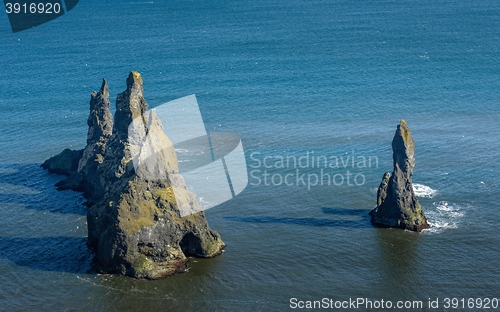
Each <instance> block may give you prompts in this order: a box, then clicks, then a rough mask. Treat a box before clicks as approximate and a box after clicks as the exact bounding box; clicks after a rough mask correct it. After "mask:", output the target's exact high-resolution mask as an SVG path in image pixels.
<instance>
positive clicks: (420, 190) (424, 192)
mask: <svg viewBox="0 0 500 312" xmlns="http://www.w3.org/2000/svg"><path fill="white" fill-rule="evenodd" d="M413 192H414V193H415V196H417V197H423V198H433V197H434V196H436V194H437V192H438V191H437V190H435V189H433V188H430V187H429V186H427V185H423V184H418V183H413Z"/></svg>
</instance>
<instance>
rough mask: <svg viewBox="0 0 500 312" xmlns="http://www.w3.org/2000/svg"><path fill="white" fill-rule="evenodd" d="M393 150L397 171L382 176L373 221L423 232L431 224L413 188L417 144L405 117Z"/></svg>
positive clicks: (372, 213)
mask: <svg viewBox="0 0 500 312" xmlns="http://www.w3.org/2000/svg"><path fill="white" fill-rule="evenodd" d="M392 151H393V160H394V170H393V172H392V175H391V174H389V173H388V172H386V173H385V174H384V176H383V178H382V182H381V183H380V186H379V188H378V191H377V207H376V208H375V209H373V210H372V211H371V212H370V215H371V222H372V223H373V224H374V225H377V226H384V227H397V228H403V229H406V230H411V231H417V232H420V231H421V230H423V229H427V228H429V224H428V222H427V218H426V217H425V215H424V212H423V211H422V207H421V206H420V203H419V202H418V199H417V197H416V196H415V193H414V191H413V185H412V175H413V168H414V167H415V154H414V152H415V144H414V142H413V138H412V135H411V132H410V128H409V127H408V125H407V124H406V122H405V121H404V120H401V121H400V123H399V125H398V127H397V130H396V133H395V135H394V138H393V140H392Z"/></svg>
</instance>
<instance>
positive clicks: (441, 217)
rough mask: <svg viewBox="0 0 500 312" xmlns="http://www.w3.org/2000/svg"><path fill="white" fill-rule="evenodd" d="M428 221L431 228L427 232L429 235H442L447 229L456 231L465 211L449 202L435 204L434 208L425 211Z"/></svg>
mask: <svg viewBox="0 0 500 312" xmlns="http://www.w3.org/2000/svg"><path fill="white" fill-rule="evenodd" d="M425 215H426V216H427V221H428V222H429V225H430V226H431V228H430V229H427V230H425V231H426V232H429V233H441V232H443V231H444V230H447V229H456V228H458V225H459V224H460V219H461V218H462V217H463V216H464V215H465V211H464V210H463V209H462V207H461V206H460V205H457V204H450V203H448V202H447V201H439V202H434V203H433V207H432V208H430V207H429V209H425Z"/></svg>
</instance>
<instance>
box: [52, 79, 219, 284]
mask: <svg viewBox="0 0 500 312" xmlns="http://www.w3.org/2000/svg"><path fill="white" fill-rule="evenodd" d="M143 92H144V90H143V85H142V78H141V76H140V74H139V73H137V72H132V73H130V75H129V77H128V79H127V89H126V90H125V91H124V92H123V93H121V94H119V95H118V97H117V100H116V113H115V116H114V123H113V122H112V120H111V113H110V111H109V100H108V86H107V84H106V81H104V82H103V84H102V87H101V90H100V91H99V92H98V93H95V92H94V93H93V94H92V97H91V101H90V115H89V119H88V125H89V131H88V136H87V146H86V147H85V149H84V150H83V152H82V151H66V152H65V153H63V154H64V156H65V162H64V164H65V166H66V167H68V166H69V167H70V169H71V168H73V171H72V170H70V169H67V170H66V167H65V171H64V172H62V173H65V174H67V175H69V177H68V178H66V179H65V180H63V181H62V182H61V183H59V186H60V187H62V188H72V189H75V190H83V191H84V192H85V193H84V194H85V196H86V198H87V199H88V203H89V205H90V207H89V211H88V215H87V223H88V245H89V246H90V247H92V248H93V249H94V251H95V259H96V266H97V269H98V271H100V272H104V273H117V274H123V275H128V276H132V277H137V278H149V279H157V278H162V277H165V276H169V275H172V274H174V273H176V272H182V271H183V270H184V269H185V268H186V262H187V257H190V256H194V257H213V256H216V255H218V254H220V253H221V252H222V249H223V248H224V246H225V245H224V243H223V242H222V241H221V239H220V236H219V234H218V233H217V232H215V231H213V230H211V229H210V228H209V226H208V223H207V221H206V219H205V215H204V213H203V212H197V213H193V214H190V215H187V216H185V217H181V214H180V209H179V208H180V207H181V206H182V207H192V209H193V211H200V210H201V208H200V204H199V203H198V201H197V199H196V196H195V194H193V193H192V192H190V191H189V190H188V189H187V188H186V185H185V182H184V179H183V178H182V176H181V175H179V173H178V165H177V157H176V153H175V150H174V147H173V145H172V143H171V142H170V140H169V139H168V137H167V136H166V135H165V133H164V132H163V130H162V125H161V122H160V120H159V119H158V118H157V117H156V115H155V113H154V111H151V112H149V113H148V104H147V103H146V100H145V99H144V97H143ZM70 154H71V155H70ZM75 155H77V156H78V155H80V159H79V160H78V166H75V164H74V158H75V157H76V156H75ZM58 156H59V155H58ZM58 156H55V157H53V158H51V159H50V160H48V161H46V162H45V163H44V167H46V168H51V170H52V171H54V168H53V167H55V166H56V164H57V163H58V162H60V161H61V160H60V159H58ZM68 159H72V161H73V162H72V163H71V164H70V165H68ZM75 167H76V168H77V169H76V170H74V168H75Z"/></svg>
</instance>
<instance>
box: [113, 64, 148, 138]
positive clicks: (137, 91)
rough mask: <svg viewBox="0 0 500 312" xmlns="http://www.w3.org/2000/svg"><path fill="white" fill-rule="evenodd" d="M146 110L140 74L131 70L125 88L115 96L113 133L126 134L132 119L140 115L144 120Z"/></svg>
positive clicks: (146, 104)
mask: <svg viewBox="0 0 500 312" xmlns="http://www.w3.org/2000/svg"><path fill="white" fill-rule="evenodd" d="M147 110H148V103H147V102H146V100H145V99H144V87H143V85H142V77H141V74H139V73H138V72H135V71H133V72H131V73H130V74H129V76H128V78H127V89H126V90H125V91H123V92H122V93H120V94H118V97H117V98H116V113H115V127H114V129H113V130H114V133H118V134H121V135H127V132H128V126H129V125H130V123H131V122H132V120H133V119H135V118H138V117H140V118H142V119H143V120H144V121H145V120H146V116H145V113H146V112H147ZM144 124H145V122H144Z"/></svg>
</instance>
